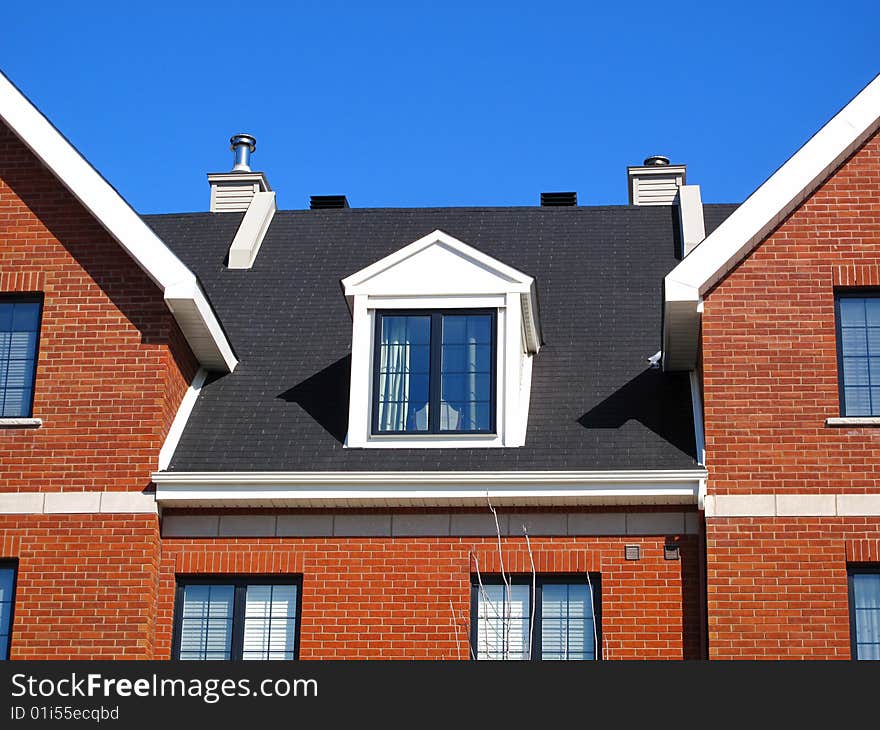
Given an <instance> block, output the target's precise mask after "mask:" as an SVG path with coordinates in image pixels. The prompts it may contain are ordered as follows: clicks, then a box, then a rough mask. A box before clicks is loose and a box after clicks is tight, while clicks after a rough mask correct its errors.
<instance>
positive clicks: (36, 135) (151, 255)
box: [0, 73, 237, 372]
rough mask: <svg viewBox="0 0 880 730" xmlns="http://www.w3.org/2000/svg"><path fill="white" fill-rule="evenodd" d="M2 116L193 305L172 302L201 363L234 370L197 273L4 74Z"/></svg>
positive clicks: (151, 271) (149, 270) (158, 279)
mask: <svg viewBox="0 0 880 730" xmlns="http://www.w3.org/2000/svg"><path fill="white" fill-rule="evenodd" d="M0 118H2V120H3V121H4V122H5V123H6V124H7V125H8V126H9V128H10V129H11V130H12V131H13V132H14V133H15V134H16V136H18V138H19V139H20V140H21V141H22V142H23V143H24V144H25V145H26V146H27V147H28V148H29V149H30V150H31V152H33V153H34V155H36V156H37V158H39V160H40V161H41V162H42V163H43V164H44V165H45V166H46V167H47V168H48V169H49V170H50V171H51V172H52V174H53V175H55V177H56V178H58V180H59V181H60V182H61V183H62V184H63V185H64V186H65V187H66V188H67V189H68V190H69V191H70V192H71V193H72V194H73V195H74V197H76V198H77V200H79V201H80V203H82V205H83V206H84V207H85V208H86V209H87V210H88V211H89V213H91V214H92V216H94V218H95V220H97V221H98V222H99V223H100V224H101V225H102V226H103V227H104V228H105V229H106V230H107V232H108V233H109V234H110V235H111V236H112V237H113V238H114V239H115V240H116V241H117V243H119V245H120V246H122V248H123V249H124V250H125V251H126V252H127V253H128V255H129V256H131V258H132V259H134V261H135V263H136V264H137V265H138V266H139V267H140V268H141V269H142V270H143V271H144V273H146V274H147V276H149V277H150V279H152V281H153V282H154V283H155V284H156V286H158V287H159V289H160V290H161V291H162V292H163V294H164V295H165V299H166V302H167V301H168V299H169V296H168V293H169V290H173V291H174V292H175V295H176V296H177V297H179V296H181V295H184V296H185V297H186V298H187V299H188V300H189V303H190V306H188V307H182V309H186V310H187V316H183V317H181V316H178V310H177V309H175V308H174V307H173V306H172V305H171V303H170V302H169V308H170V309H171V311H172V313H173V314H174V315H175V318H176V319H177V320H178V323H179V325H180V328H181V331H182V332H183V334H184V337H186V340H187V342H188V343H189V345H190V347H191V348H192V350H193V354H195V356H196V357H197V358H198V360H199V362H200V363H201V364H202V365H203V366H204V367H206V368H208V369H209V370H218V371H221V372H231V371H232V370H233V369H234V368H235V366H236V364H237V361H236V359H235V356H234V354H233V352H232V347H231V346H230V344H229V342H228V341H227V339H226V336H225V335H224V333H223V329H222V328H221V326H220V323H219V321H218V320H217V318H216V316H215V315H214V312H213V310H212V309H211V307H210V305H209V304H208V301H207V298H206V297H205V294H204V292H203V291H202V289H201V287H200V286H199V283H198V281H197V280H196V277H195V275H194V274H193V273H192V271H190V270H189V269H188V268H187V267H186V266H185V265H184V264H183V262H182V261H181V260H180V259H178V258H177V256H175V255H174V253H173V252H172V251H171V249H169V248H168V246H166V245H165V243H164V241H162V239H160V238H159V237H158V236H157V235H156V234H155V233H153V231H152V230H151V229H150V227H149V226H148V225H147V224H146V223H144V221H143V220H142V219H141V217H140V216H139V215H138V214H137V213H136V212H135V211H134V209H133V208H132V207H131V206H130V205H129V204H128V203H127V202H126V201H125V200H124V199H123V198H122V196H121V195H120V194H119V193H118V192H117V191H116V190H115V189H114V188H113V187H112V186H111V185H110V183H108V182H107V181H106V180H105V179H104V178H103V177H101V175H100V173H98V171H97V170H95V168H94V167H92V166H91V164H89V162H88V161H87V160H86V159H85V158H84V157H83V156H82V155H81V154H80V153H79V152H78V151H77V150H76V148H74V146H73V145H72V144H71V143H70V142H68V141H67V139H65V138H64V136H63V135H62V134H61V133H60V132H59V131H58V130H57V129H55V127H54V126H53V125H52V123H51V122H50V121H49V120H48V119H46V117H45V116H43V114H42V113H41V112H40V111H39V109H37V108H36V107H35V106H34V105H33V104H32V103H31V102H30V101H28V99H27V98H26V97H25V96H24V94H22V93H21V92H20V91H19V90H18V89H17V88H16V87H15V85H13V84H12V82H11V81H10V80H9V79H8V78H6V76H5V75H3V74H2V73H0Z"/></svg>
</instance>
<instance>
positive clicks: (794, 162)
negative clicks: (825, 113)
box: [663, 75, 880, 370]
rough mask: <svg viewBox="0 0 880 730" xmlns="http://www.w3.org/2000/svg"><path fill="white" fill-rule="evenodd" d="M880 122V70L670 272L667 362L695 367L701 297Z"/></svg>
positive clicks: (676, 366)
mask: <svg viewBox="0 0 880 730" xmlns="http://www.w3.org/2000/svg"><path fill="white" fill-rule="evenodd" d="M878 128H880V75H878V76H876V77H875V78H874V80H873V81H871V82H870V83H869V84H868V85H867V86H866V87H865V88H864V89H862V91H860V92H859V94H858V95H857V96H856V97H855V98H854V99H853V100H852V101H851V102H850V103H849V104H847V105H846V106H845V107H844V108H843V109H842V110H841V111H840V112H838V113H837V114H836V115H835V116H834V117H833V118H832V119H831V121H829V122H828V123H827V124H826V125H825V126H824V127H822V129H820V130H819V131H818V132H817V133H816V134H815V135H814V136H813V137H812V138H811V139H810V140H809V141H808V142H807V143H806V144H805V145H803V147H801V148H800V149H799V150H798V151H797V152H796V153H795V154H794V155H792V156H791V157H790V158H789V159H788V160H787V161H786V162H785V164H783V165H782V166H781V167H780V168H779V169H778V170H777V171H776V172H774V173H773V174H772V175H771V176H770V177H769V178H768V179H767V180H766V181H765V182H764V183H763V184H762V185H761V186H760V187H759V188H758V189H757V190H755V192H754V193H752V194H751V195H750V196H749V197H748V198H747V199H746V200H745V202H743V204H742V205H740V206H739V207H738V208H737V209H736V210H735V211H734V212H733V213H731V214H730V217H728V218H727V219H726V220H725V221H724V222H723V223H722V224H721V225H720V226H718V228H717V229H715V231H713V232H712V233H711V234H710V235H709V236H708V237H707V238H706V239H705V240H704V241H703V242H702V243H701V244H699V245H698V246H697V247H696V248H695V249H694V250H693V251H692V252H691V253H690V254H689V255H688V256H686V257H685V258H684V259H683V260H682V261H681V263H680V264H678V266H676V267H675V268H674V269H673V270H672V271H671V272H670V273H669V274H668V275H667V276H666V279H665V293H664V298H665V306H664V315H663V316H664V322H663V326H664V343H663V358H664V360H663V365H664V368H666V369H669V370H689V369H692V368H693V367H694V363H695V360H696V345H695V341H696V339H697V337H698V334H699V320H700V313H699V305H700V304H701V301H702V297H703V296H704V295H705V294H706V292H707V291H709V289H711V287H712V286H714V285H715V284H717V283H718V282H719V281H720V280H721V279H722V278H723V277H724V276H725V275H726V274H727V273H728V272H730V271H731V270H732V269H733V268H734V267H735V266H736V265H737V264H738V263H739V262H741V261H742V260H743V259H744V258H745V257H746V256H748V255H749V253H751V251H752V250H753V249H754V248H755V247H756V246H757V245H758V244H759V243H761V241H763V240H764V238H765V237H766V236H767V235H768V234H769V233H770V232H771V231H772V230H773V229H774V228H775V227H776V226H777V225H778V224H779V223H780V222H781V221H782V220H783V219H784V218H785V217H786V216H787V215H789V214H790V213H791V212H792V211H793V210H794V209H795V208H796V207H797V206H798V205H800V204H801V203H802V202H803V201H804V200H805V199H806V198H807V197H809V196H810V195H811V194H812V193H813V192H814V191H815V190H816V188H818V187H819V186H820V185H821V184H822V183H823V182H824V181H825V180H826V179H827V178H828V176H829V175H830V174H831V173H833V172H834V170H835V169H836V168H837V167H838V166H839V165H840V164H841V163H842V162H843V161H844V160H846V158H847V157H848V156H849V155H851V154H852V153H853V152H855V151H856V150H857V149H858V148H859V146H860V145H862V144H863V143H864V142H865V141H866V140H867V139H868V138H869V137H870V136H871V135H872V134H873V133H874V132H876V131H877V129H878Z"/></svg>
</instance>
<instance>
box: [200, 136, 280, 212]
mask: <svg viewBox="0 0 880 730" xmlns="http://www.w3.org/2000/svg"><path fill="white" fill-rule="evenodd" d="M229 149H231V150H232V153H233V155H234V162H233V166H232V170H230V171H229V172H209V173H208V182H209V183H210V184H211V212H212V213H243V212H244V211H246V210H247V209H248V206H249V205H250V204H251V201H252V200H253V199H254V196H255V195H256V194H257V193H268V192H271V190H272V188H270V187H269V181H268V180H266V176H265V175H264V174H263V173H262V172H252V171H251V155H252V154H253V152H254V150H256V149H257V140H256V138H254V137H253V136H251V135H250V134H236V135H233V136H232V137H230V138H229Z"/></svg>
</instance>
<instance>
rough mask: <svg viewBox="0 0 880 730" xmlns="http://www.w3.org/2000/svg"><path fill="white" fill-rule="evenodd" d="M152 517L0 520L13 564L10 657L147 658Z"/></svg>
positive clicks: (153, 583) (152, 596) (153, 565)
mask: <svg viewBox="0 0 880 730" xmlns="http://www.w3.org/2000/svg"><path fill="white" fill-rule="evenodd" d="M158 544H159V531H158V519H157V518H156V516H155V515H111V514H102V515H0V559H4V558H14V559H17V560H18V579H17V584H16V590H15V620H14V624H13V629H12V646H11V658H12V659H151V658H152V657H153V638H154V635H155V632H154V623H155V615H156V588H157V585H158V583H157V576H158V558H159V550H158Z"/></svg>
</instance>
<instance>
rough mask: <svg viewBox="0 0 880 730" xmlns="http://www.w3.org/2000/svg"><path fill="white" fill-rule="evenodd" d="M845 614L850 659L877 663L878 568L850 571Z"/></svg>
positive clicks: (879, 653) (879, 650) (879, 656)
mask: <svg viewBox="0 0 880 730" xmlns="http://www.w3.org/2000/svg"><path fill="white" fill-rule="evenodd" d="M849 614H850V638H851V641H852V658H853V659H874V660H880V567H873V568H850V572H849Z"/></svg>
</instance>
